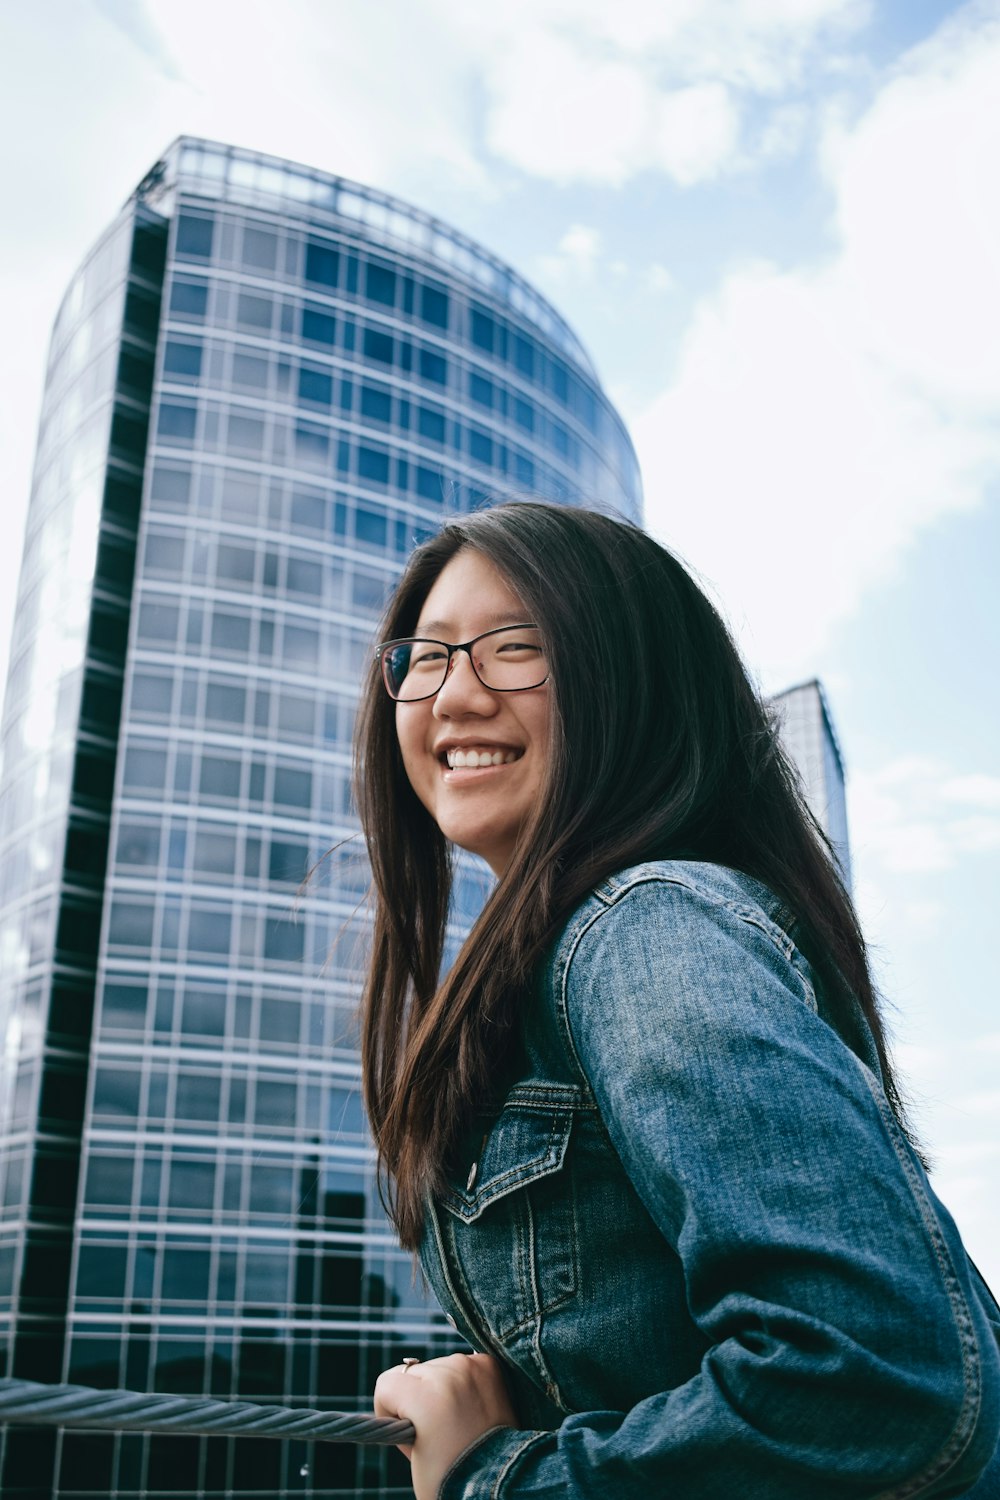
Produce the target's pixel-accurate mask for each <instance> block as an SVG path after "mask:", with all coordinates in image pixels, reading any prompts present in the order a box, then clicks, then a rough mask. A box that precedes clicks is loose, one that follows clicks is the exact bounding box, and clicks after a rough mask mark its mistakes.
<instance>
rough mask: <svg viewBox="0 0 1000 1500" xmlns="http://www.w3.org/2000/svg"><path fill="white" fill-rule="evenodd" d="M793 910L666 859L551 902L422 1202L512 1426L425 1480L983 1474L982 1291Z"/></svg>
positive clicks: (650, 1493)
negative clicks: (838, 1026)
mask: <svg viewBox="0 0 1000 1500" xmlns="http://www.w3.org/2000/svg"><path fill="white" fill-rule="evenodd" d="M790 927H791V923H790V920H789V918H788V917H787V914H784V913H783V912H782V910H781V908H780V906H779V903H778V901H777V900H776V899H775V898H774V896H773V895H771V893H770V892H768V891H766V890H765V889H763V888H762V887H761V886H760V885H759V884H757V883H756V882H755V881H752V880H749V879H748V878H747V877H745V876H743V875H738V874H735V873H734V872H732V871H730V870H726V869H722V868H720V867H719V866H715V865H709V864H696V863H678V862H670V863H657V864H649V865H644V866H640V867H637V868H634V869H630V870H625V871H623V872H621V873H620V874H618V875H616V876H614V877H613V878H612V879H610V880H608V881H607V882H606V883H605V884H604V885H602V886H601V887H600V888H599V889H598V890H597V891H595V892H594V893H593V894H592V896H591V897H590V898H589V899H588V900H587V901H585V902H584V904H583V905H582V906H581V907H580V908H579V909H578V910H577V911H576V912H575V913H574V915H573V917H572V919H571V920H570V921H569V923H568V925H567V927H566V928H565V930H564V932H563V933H562V936H561V937H560V939H559V941H558V943H557V944H556V945H555V948H554V951H553V952H552V954H551V956H550V958H549V960H548V962H547V963H546V964H545V965H544V966H543V968H542V971H541V972H540V973H539V976H538V983H537V990H536V994H535V998H534V1003H533V1005H532V1006H531V1008H530V1013H529V1014H528V1016H527V1017H526V1020H525V1028H524V1065H523V1072H522V1075H521V1076H520V1077H519V1078H518V1081H517V1082H515V1083H514V1084H513V1086H512V1087H511V1088H510V1091H509V1092H508V1093H507V1095H506V1098H505V1100H504V1103H503V1107H502V1109H501V1111H500V1113H499V1116H497V1115H495V1114H494V1115H492V1116H491V1117H489V1118H486V1117H484V1119H483V1121H482V1122H481V1129H480V1130H479V1131H477V1132H476V1134H475V1137H474V1141H475V1144H474V1147H472V1149H470V1154H469V1158H468V1160H467V1161H466V1162H464V1163H461V1164H460V1165H459V1168H458V1170H456V1172H455V1174H454V1176H453V1179H452V1180H451V1182H450V1186H449V1188H448V1191H447V1192H446V1193H445V1194H444V1195H443V1196H442V1197H440V1198H439V1199H438V1200H437V1201H436V1202H435V1203H434V1204H433V1205H432V1208H431V1211H430V1213H429V1214H428V1220H427V1227H426V1232H425V1237H424V1245H423V1248H422V1252H421V1258H422V1261H423V1265H424V1269H425V1271H426V1274H427V1277H428V1279H429V1280H430V1282H431V1284H432V1286H433V1287H434V1290H435V1291H436V1293H437V1295H438V1297H439V1299H440V1301H441V1303H442V1305H443V1306H444V1307H445V1308H446V1309H447V1310H448V1311H449V1312H450V1313H451V1315H452V1317H453V1319H454V1321H455V1323H456V1325H457V1327H458V1328H459V1329H460V1331H461V1332H462V1333H463V1335H464V1336H465V1337H466V1338H467V1339H468V1340H469V1342H470V1343H471V1344H472V1345H473V1346H474V1347H475V1348H477V1349H481V1350H485V1351H488V1352H490V1353H492V1354H495V1355H496V1356H497V1357H498V1358H499V1359H500V1360H501V1361H502V1362H503V1365H504V1368H505V1370H506V1373H507V1377H508V1385H509V1388H510V1392H511V1396H512V1399H513V1401H514V1405H515V1408H516V1410H517V1411H518V1415H519V1418H520V1421H521V1423H522V1429H518V1430H514V1429H510V1428H497V1429H494V1430H493V1431H492V1432H490V1433H487V1434H486V1435H485V1436H484V1437H483V1438H481V1439H480V1440H479V1442H478V1443H476V1444H474V1445H473V1446H472V1447H471V1448H470V1449H468V1450H467V1451H466V1452H465V1453H464V1454H463V1455H462V1456H461V1457H460V1458H459V1459H458V1461H457V1462H456V1464H455V1465H454V1466H453V1468H452V1469H451V1471H450V1472H449V1474H448V1475H447V1477H446V1478H445V1480H444V1483H443V1484H442V1487H441V1491H440V1500H473V1497H475V1500H486V1497H490V1500H514V1497H526V1500H527V1497H530V1500H556V1497H559V1500H567V1497H568V1500H650V1497H658V1496H664V1497H669V1500H723V1497H725V1500H736V1497H739V1500H757V1497H761V1500H763V1497H767V1500H849V1497H874V1496H878V1497H881V1500H910V1497H918V1496H920V1497H923V1496H952V1495H964V1494H967V1493H974V1494H975V1496H976V1497H977V1500H987V1497H992V1496H1000V1455H998V1456H996V1457H995V1456H994V1453H995V1450H996V1445H997V1435H998V1430H1000V1357H998V1338H1000V1313H998V1311H997V1308H996V1304H994V1303H993V1302H992V1299H991V1298H990V1297H989V1293H988V1292H987V1291H986V1289H985V1287H984V1286H983V1283H982V1282H981V1281H980V1280H979V1278H978V1277H977V1275H976V1273H975V1271H974V1270H973V1269H972V1267H971V1266H970V1263H969V1261H968V1259H967V1257H966V1255H965V1252H964V1250H963V1248H962V1243H961V1240H960V1238H959V1235H958V1231H957V1229H956V1228H955V1225H954V1223H953V1222H952V1220H951V1218H950V1217H949V1215H948V1213H947V1211H946V1210H945V1209H944V1207H943V1206H942V1205H941V1204H940V1203H939V1202H938V1200H937V1198H936V1197H935V1196H934V1193H933V1191H932V1190H931V1188H930V1186H929V1184H928V1181H927V1178H926V1176H925V1174H924V1171H923V1169H922V1167H921V1165H920V1163H919V1161H918V1160H917V1158H916V1156H915V1154H914V1152H913V1150H912V1149H911V1147H910V1145H909V1143H908V1142H907V1141H906V1139H905V1138H904V1136H903V1134H902V1132H901V1131H900V1129H899V1127H898V1125H897V1124H896V1121H895V1119H894V1118H893V1116H892V1114H891V1112H890V1110H889V1107H888V1105H887V1103H886V1099H885V1096H884V1093H883V1091H882V1087H881V1084H880V1080H879V1076H878V1063H877V1059H876V1056H875V1050H874V1045H873V1043H872V1039H871V1035H870V1033H869V1032H868V1030H867V1027H866V1025H865V1023H864V1020H863V1018H862V1016H861V1013H860V1010H858V1013H857V1016H856V1018H855V1022H854V1029H853V1034H852V1037H851V1040H852V1042H853V1044H854V1047H855V1048H860V1049H861V1051H862V1053H863V1054H864V1060H863V1061H862V1060H861V1059H859V1057H858V1055H857V1053H856V1051H855V1050H852V1049H851V1047H849V1046H847V1045H846V1044H845V1041H844V1040H843V1039H842V1038H841V1036H840V1035H838V1034H837V1032H836V1031H835V1030H834V1029H833V1026H832V1024H831V1021H830V1019H829V1016H828V1014H827V1010H826V1005H825V1001H824V995H823V991H822V987H821V986H820V985H818V983H817V980H816V976H815V975H814V973H813V972H812V970H811V969H810V966H809V964H808V962H807V961H806V959H805V958H804V957H803V955H802V954H801V953H800V952H799V951H798V949H797V948H796V946H795V944H794V942H793V940H792V938H791V937H790V936H789V929H790ZM973 1486H975V1489H974V1490H973Z"/></svg>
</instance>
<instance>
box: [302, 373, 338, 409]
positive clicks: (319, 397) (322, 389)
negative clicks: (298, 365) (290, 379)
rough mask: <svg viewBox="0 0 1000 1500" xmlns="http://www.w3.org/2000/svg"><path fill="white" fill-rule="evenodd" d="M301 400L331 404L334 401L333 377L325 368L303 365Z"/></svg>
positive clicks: (322, 404) (323, 404)
mask: <svg viewBox="0 0 1000 1500" xmlns="http://www.w3.org/2000/svg"><path fill="white" fill-rule="evenodd" d="M299 400H300V401H314V402H316V403H317V404H318V405H320V406H329V405H330V403H331V402H332V401H333V379H332V377H331V376H329V375H328V374H327V373H326V372H325V371H324V370H313V369H310V368H309V367H308V366H306V365H303V367H302V369H301V370H300V371H299Z"/></svg>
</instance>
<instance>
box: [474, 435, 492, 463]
mask: <svg viewBox="0 0 1000 1500" xmlns="http://www.w3.org/2000/svg"><path fill="white" fill-rule="evenodd" d="M469 452H470V453H471V455H472V457H473V458H474V459H475V460H476V462H477V463H480V464H492V462H493V439H492V438H491V437H490V435H489V433H488V432H483V431H482V429H481V428H479V427H470V429H469Z"/></svg>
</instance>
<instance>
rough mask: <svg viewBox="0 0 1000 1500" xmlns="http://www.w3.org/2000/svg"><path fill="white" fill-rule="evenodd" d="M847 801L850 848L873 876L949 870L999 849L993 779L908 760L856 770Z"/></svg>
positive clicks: (998, 808) (997, 804)
mask: <svg viewBox="0 0 1000 1500" xmlns="http://www.w3.org/2000/svg"><path fill="white" fill-rule="evenodd" d="M956 789H959V790H960V792H961V796H960V797H956V796H955V792H956ZM848 800H849V809H850V818H851V829H852V844H853V847H854V849H855V851H856V853H857V856H858V858H859V859H860V860H861V861H862V862H863V863H864V865H865V868H866V870H867V871H868V872H869V875H870V877H874V878H876V879H877V878H878V876H879V875H880V873H881V872H884V871H891V872H894V873H898V874H903V875H910V876H921V875H927V874H933V873H935V872H937V871H942V870H950V869H953V868H954V867H955V866H956V865H957V864H958V862H959V860H961V859H963V858H964V857H967V856H973V855H977V854H987V853H990V852H992V851H993V850H995V849H1000V801H998V798H997V778H996V777H993V776H986V775H979V774H972V775H964V776H956V775H955V773H954V771H953V770H952V769H951V768H950V767H948V766H946V765H943V764H942V763H940V762H938V761H934V760H929V759H924V758H921V757H916V756H906V757H901V758H899V759H896V760H893V761H890V762H889V763H888V764H887V765H885V766H883V767H881V768H880V769H879V770H877V771H864V770H857V769H856V770H855V771H854V773H853V775H852V776H851V778H850V781H849V783H848Z"/></svg>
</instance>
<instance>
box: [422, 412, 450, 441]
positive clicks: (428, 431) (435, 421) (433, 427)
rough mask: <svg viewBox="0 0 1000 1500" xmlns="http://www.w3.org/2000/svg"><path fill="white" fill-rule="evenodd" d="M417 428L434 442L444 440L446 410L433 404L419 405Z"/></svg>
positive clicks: (423, 435)
mask: <svg viewBox="0 0 1000 1500" xmlns="http://www.w3.org/2000/svg"><path fill="white" fill-rule="evenodd" d="M417 430H418V432H419V433H420V436H421V437H425V438H429V439H430V441H431V442H432V443H443V442H444V412H442V411H437V410H436V408H434V407H432V406H418V407H417Z"/></svg>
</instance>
